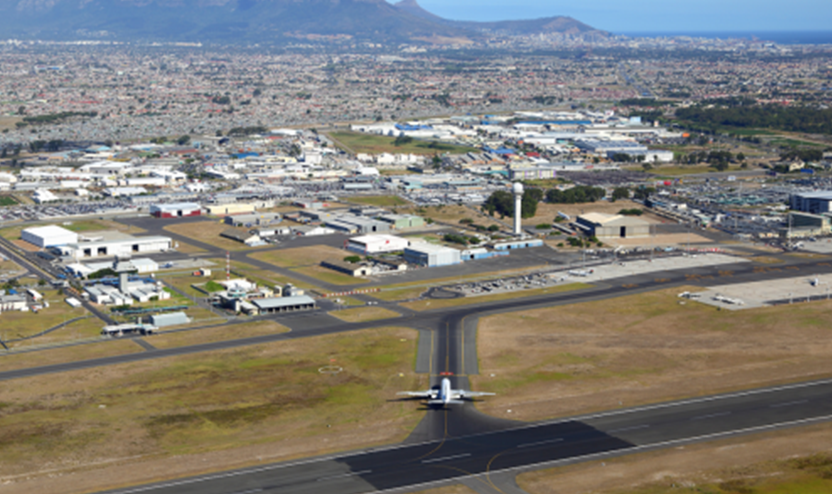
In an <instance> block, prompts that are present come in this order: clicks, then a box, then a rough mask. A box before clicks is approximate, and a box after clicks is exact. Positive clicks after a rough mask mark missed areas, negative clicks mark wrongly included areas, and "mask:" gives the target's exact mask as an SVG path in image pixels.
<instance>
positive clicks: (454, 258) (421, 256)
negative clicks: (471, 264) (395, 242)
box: [404, 243, 462, 268]
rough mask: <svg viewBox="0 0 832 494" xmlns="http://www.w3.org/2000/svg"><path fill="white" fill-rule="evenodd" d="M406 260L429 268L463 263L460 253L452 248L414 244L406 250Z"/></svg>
mask: <svg viewBox="0 0 832 494" xmlns="http://www.w3.org/2000/svg"><path fill="white" fill-rule="evenodd" d="M404 259H405V261H407V262H409V263H411V264H417V265H419V266H427V267H429V268H433V267H439V266H452V265H454V264H459V263H461V262H462V258H461V255H460V252H459V251H458V250H456V249H453V248H451V247H444V246H442V245H433V244H428V243H417V244H412V245H410V247H407V248H406V249H404Z"/></svg>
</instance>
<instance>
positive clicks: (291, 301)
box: [250, 295, 315, 314]
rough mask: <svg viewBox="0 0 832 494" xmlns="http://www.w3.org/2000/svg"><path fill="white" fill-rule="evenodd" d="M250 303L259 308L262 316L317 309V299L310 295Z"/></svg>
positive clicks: (267, 299) (259, 300) (257, 300)
mask: <svg viewBox="0 0 832 494" xmlns="http://www.w3.org/2000/svg"><path fill="white" fill-rule="evenodd" d="M250 303H251V304H254V306H255V307H257V310H258V311H259V312H260V314H272V313H275V312H294V311H299V310H311V309H314V308H315V299H313V298H312V297H310V296H308V295H299V296H296V297H279V298H261V299H254V300H251V301H250Z"/></svg>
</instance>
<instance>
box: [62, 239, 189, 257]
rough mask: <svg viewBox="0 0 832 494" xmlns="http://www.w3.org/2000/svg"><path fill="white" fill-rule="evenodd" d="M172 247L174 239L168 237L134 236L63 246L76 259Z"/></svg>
mask: <svg viewBox="0 0 832 494" xmlns="http://www.w3.org/2000/svg"><path fill="white" fill-rule="evenodd" d="M172 249H173V241H172V240H171V239H170V238H168V237H133V238H128V239H123V240H102V241H98V242H80V243H71V244H67V245H64V246H62V247H61V251H62V252H63V253H64V255H66V256H69V257H71V258H72V259H75V260H79V259H87V258H96V257H116V256H123V257H128V256H133V255H136V254H154V253H159V252H167V251H169V250H172Z"/></svg>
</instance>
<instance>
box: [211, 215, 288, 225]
mask: <svg viewBox="0 0 832 494" xmlns="http://www.w3.org/2000/svg"><path fill="white" fill-rule="evenodd" d="M275 223H280V215H279V214H277V213H255V214H240V215H236V216H226V217H225V224H226V225H231V226H235V227H241V226H245V227H248V228H250V227H252V226H266V225H273V224H275Z"/></svg>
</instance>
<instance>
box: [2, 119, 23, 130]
mask: <svg viewBox="0 0 832 494" xmlns="http://www.w3.org/2000/svg"><path fill="white" fill-rule="evenodd" d="M22 121H23V117H0V130H5V129H15V128H17V127H16V125H15V124H16V123H17V122H22Z"/></svg>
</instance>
